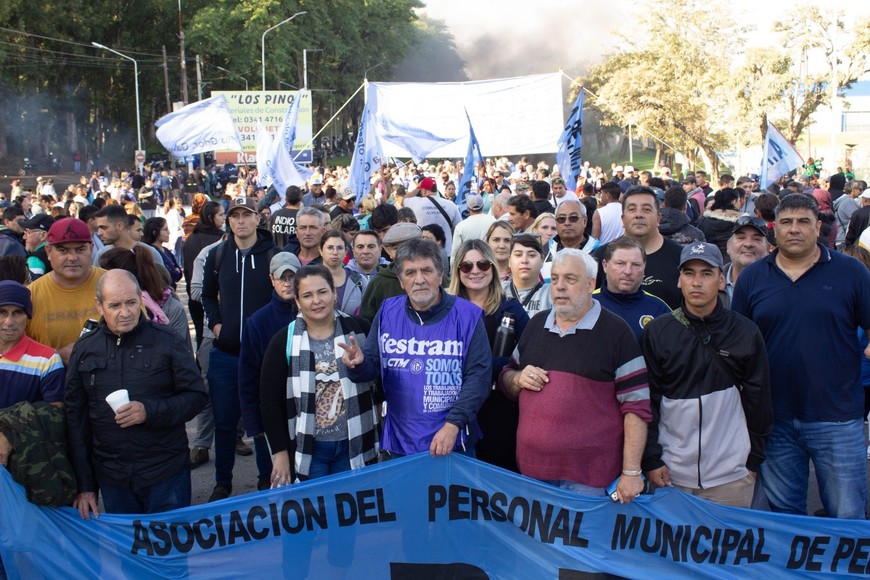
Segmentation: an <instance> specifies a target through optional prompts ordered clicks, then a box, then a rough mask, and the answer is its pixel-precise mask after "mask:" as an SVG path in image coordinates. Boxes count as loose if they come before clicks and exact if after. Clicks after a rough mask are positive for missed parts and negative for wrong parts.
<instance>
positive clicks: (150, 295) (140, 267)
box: [100, 246, 190, 341]
mask: <svg viewBox="0 0 870 580" xmlns="http://www.w3.org/2000/svg"><path fill="white" fill-rule="evenodd" d="M100 267H101V268H104V269H106V270H115V269H118V268H120V269H122V270H127V271H128V272H130V273H131V274H133V275H134V276H136V280H138V281H139V287H140V288H142V305H143V306H144V307H145V310H146V311H147V313H148V318H149V320H151V321H152V322H156V323H158V324H165V325H167V326H170V327H171V328H172V329H173V331H174V332H175V333H176V334H177V335H178V336H180V337H181V338H183V339H184V340H185V341H189V340H190V330H189V329H188V324H187V314H185V312H184V306H182V305H181V302H179V301H178V298H176V297H175V296H173V295H172V291H171V290H170V288H169V280H167V279H165V278H164V276H165V273H164V274H161V273H160V269H159V268H158V267H157V265H156V264H155V263H154V258H152V257H151V252H150V250H148V248H144V247H142V246H135V247H134V248H133V251H130V250H127V249H124V248H112V249H111V250H109V251H108V252H106V253H104V254H103V255H102V256H100Z"/></svg>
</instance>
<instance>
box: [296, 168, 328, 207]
mask: <svg viewBox="0 0 870 580" xmlns="http://www.w3.org/2000/svg"><path fill="white" fill-rule="evenodd" d="M308 188H309V189H308V193H306V194H305V196H304V197H303V198H302V205H304V206H305V207H310V206H312V205H322V204H323V203H324V202H325V201H326V195H325V194H324V193H323V177H321V176H320V174H319V173H315V174H314V175H312V176H311V179H309V180H308Z"/></svg>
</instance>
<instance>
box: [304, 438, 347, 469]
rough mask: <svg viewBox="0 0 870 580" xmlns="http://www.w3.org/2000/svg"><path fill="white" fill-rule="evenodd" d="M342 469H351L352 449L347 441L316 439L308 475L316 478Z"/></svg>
mask: <svg viewBox="0 0 870 580" xmlns="http://www.w3.org/2000/svg"><path fill="white" fill-rule="evenodd" d="M342 471H350V451H349V450H348V446H347V441H318V440H316V439H315V440H314V453H313V454H312V455H311V467H309V469H308V477H309V478H310V479H315V478H317V477H326V476H327V475H332V474H333V473H341V472H342Z"/></svg>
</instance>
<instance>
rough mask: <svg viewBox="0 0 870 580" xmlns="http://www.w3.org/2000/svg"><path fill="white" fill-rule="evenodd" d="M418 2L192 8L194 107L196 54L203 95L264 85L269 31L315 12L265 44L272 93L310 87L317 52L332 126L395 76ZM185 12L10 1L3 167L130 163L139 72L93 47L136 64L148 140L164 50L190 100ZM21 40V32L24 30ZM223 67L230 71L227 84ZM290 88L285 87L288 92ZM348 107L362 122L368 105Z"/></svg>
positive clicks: (0, 110)
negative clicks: (79, 160) (25, 160)
mask: <svg viewBox="0 0 870 580" xmlns="http://www.w3.org/2000/svg"><path fill="white" fill-rule="evenodd" d="M421 6H422V4H421V3H420V2H419V1H418V0H365V1H360V0H319V1H313V0H209V1H206V0H182V23H183V26H184V32H185V40H186V57H187V59H186V60H187V77H188V96H189V100H196V98H197V96H196V95H197V86H196V66H195V62H194V57H195V55H199V56H200V57H201V59H202V63H203V81H204V82H206V83H208V84H207V85H206V88H205V89H204V92H203V96H204V97H205V96H208V93H209V91H210V90H211V89H212V88H216V89H238V88H239V84H240V82H241V80H240V77H244V78H246V79H247V80H248V81H249V83H250V88H251V89H252V90H257V89H259V88H260V61H261V59H260V47H261V37H262V34H263V31H265V30H266V29H267V28H269V27H271V26H274V25H275V24H278V23H279V22H281V21H282V20H284V19H285V18H287V17H289V16H291V15H292V14H294V13H295V12H300V11H304V12H307V14H305V15H302V16H299V17H297V18H296V19H295V20H293V21H292V22H289V23H287V24H285V25H284V26H282V27H280V28H278V29H275V30H273V31H271V32H269V33H268V34H267V36H266V66H267V70H266V80H267V88H269V89H275V88H277V87H278V86H279V85H278V81H283V82H285V83H288V84H291V85H295V86H301V85H302V68H303V67H302V50H303V49H306V48H307V49H322V50H323V52H309V53H308V66H309V71H308V73H309V74H308V80H309V87H311V88H315V89H327V90H329V91H333V92H323V93H315V95H316V97H315V116H316V117H315V118H316V121H315V125H318V123H323V122H325V121H326V119H327V118H328V116H329V114H330V106H332V107H333V108H337V107H338V106H340V105H341V103H343V102H344V101H345V100H346V99H347V98H348V97H350V95H351V94H353V92H354V91H355V90H356V89H357V88H358V87H359V85H360V84H361V83H362V79H363V74H364V72H365V71H366V69H368V68H370V67H372V66H374V65H376V64H378V63H380V62H384V63H385V64H383V65H382V66H380V67H378V68H377V75H378V78H379V79H384V78H391V76H392V74H393V72H394V70H395V69H396V67H398V65H399V64H400V63H401V62H402V61H403V59H404V57H405V55H406V54H407V53H408V52H409V50H410V49H411V48H412V47H413V43H414V40H415V38H416V36H417V33H418V31H419V28H418V18H417V14H416V12H415V10H416V9H417V8H419V7H421ZM177 10H178V4H177V2H168V1H166V0H160V1H157V0H88V1H87V2H86V1H85V0H65V1H64V2H56V1H54V0H43V1H39V2H24V1H23V0H4V1H3V2H0V27H2V28H4V29H6V30H0V99H2V102H3V107H0V158H2V157H5V156H10V157H23V156H29V157H31V158H34V159H39V158H41V157H42V156H43V155H46V154H47V153H48V152H49V151H52V152H54V153H55V154H60V155H61V156H62V157H68V156H69V155H71V154H72V152H73V151H75V150H78V151H80V152H81V153H82V154H84V155H89V154H99V155H101V156H102V158H103V159H104V160H114V159H117V160H123V161H124V162H129V160H130V159H131V158H132V149H133V148H135V143H136V111H135V107H134V81H135V79H134V75H133V65H132V63H131V62H130V61H128V60H125V59H122V58H120V57H118V56H116V55H114V54H112V53H110V52H107V51H104V50H100V49H97V48H94V47H92V46H91V42H98V43H100V44H103V45H105V46H107V47H109V48H113V49H116V50H118V51H120V52H122V53H124V54H127V55H128V56H131V57H133V58H135V59H136V60H137V63H138V66H139V91H140V101H141V106H140V114H141V117H142V125H143V127H142V134H143V139H144V140H145V141H146V143H149V144H153V143H154V138H153V134H154V126H153V123H154V121H155V120H156V119H158V118H159V117H161V116H162V115H164V114H165V113H166V112H167V111H166V87H165V85H164V75H163V57H162V47H163V46H165V47H166V51H167V56H168V71H169V92H170V95H171V99H172V101H180V100H181V88H180V87H181V74H180V66H179V64H180V59H179V39H178V11H177ZM15 31H21V32H20V33H19V32H15ZM216 66H220V67H223V68H225V69H228V70H230V71H232V72H233V73H234V74H233V75H228V74H227V73H225V72H222V71H220V70H219V69H217V68H216ZM282 88H284V87H282ZM357 100H358V101H359V103H353V104H352V105H353V106H352V107H349V108H348V109H347V110H346V113H345V116H344V120H345V124H346V125H348V127H349V126H350V125H352V124H355V123H356V122H357V119H358V118H359V113H360V112H361V108H362V99H357Z"/></svg>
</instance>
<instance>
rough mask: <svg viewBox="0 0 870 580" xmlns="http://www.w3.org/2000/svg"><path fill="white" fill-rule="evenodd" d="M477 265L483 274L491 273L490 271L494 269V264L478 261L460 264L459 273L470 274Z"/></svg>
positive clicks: (487, 261)
mask: <svg viewBox="0 0 870 580" xmlns="http://www.w3.org/2000/svg"><path fill="white" fill-rule="evenodd" d="M475 265H476V266H477V269H478V270H480V271H481V272H489V269H490V268H492V263H490V261H489V260H478V261H477V262H459V271H460V272H462V273H463V274H470V273H471V271H472V270H473V269H474V266H475Z"/></svg>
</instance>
